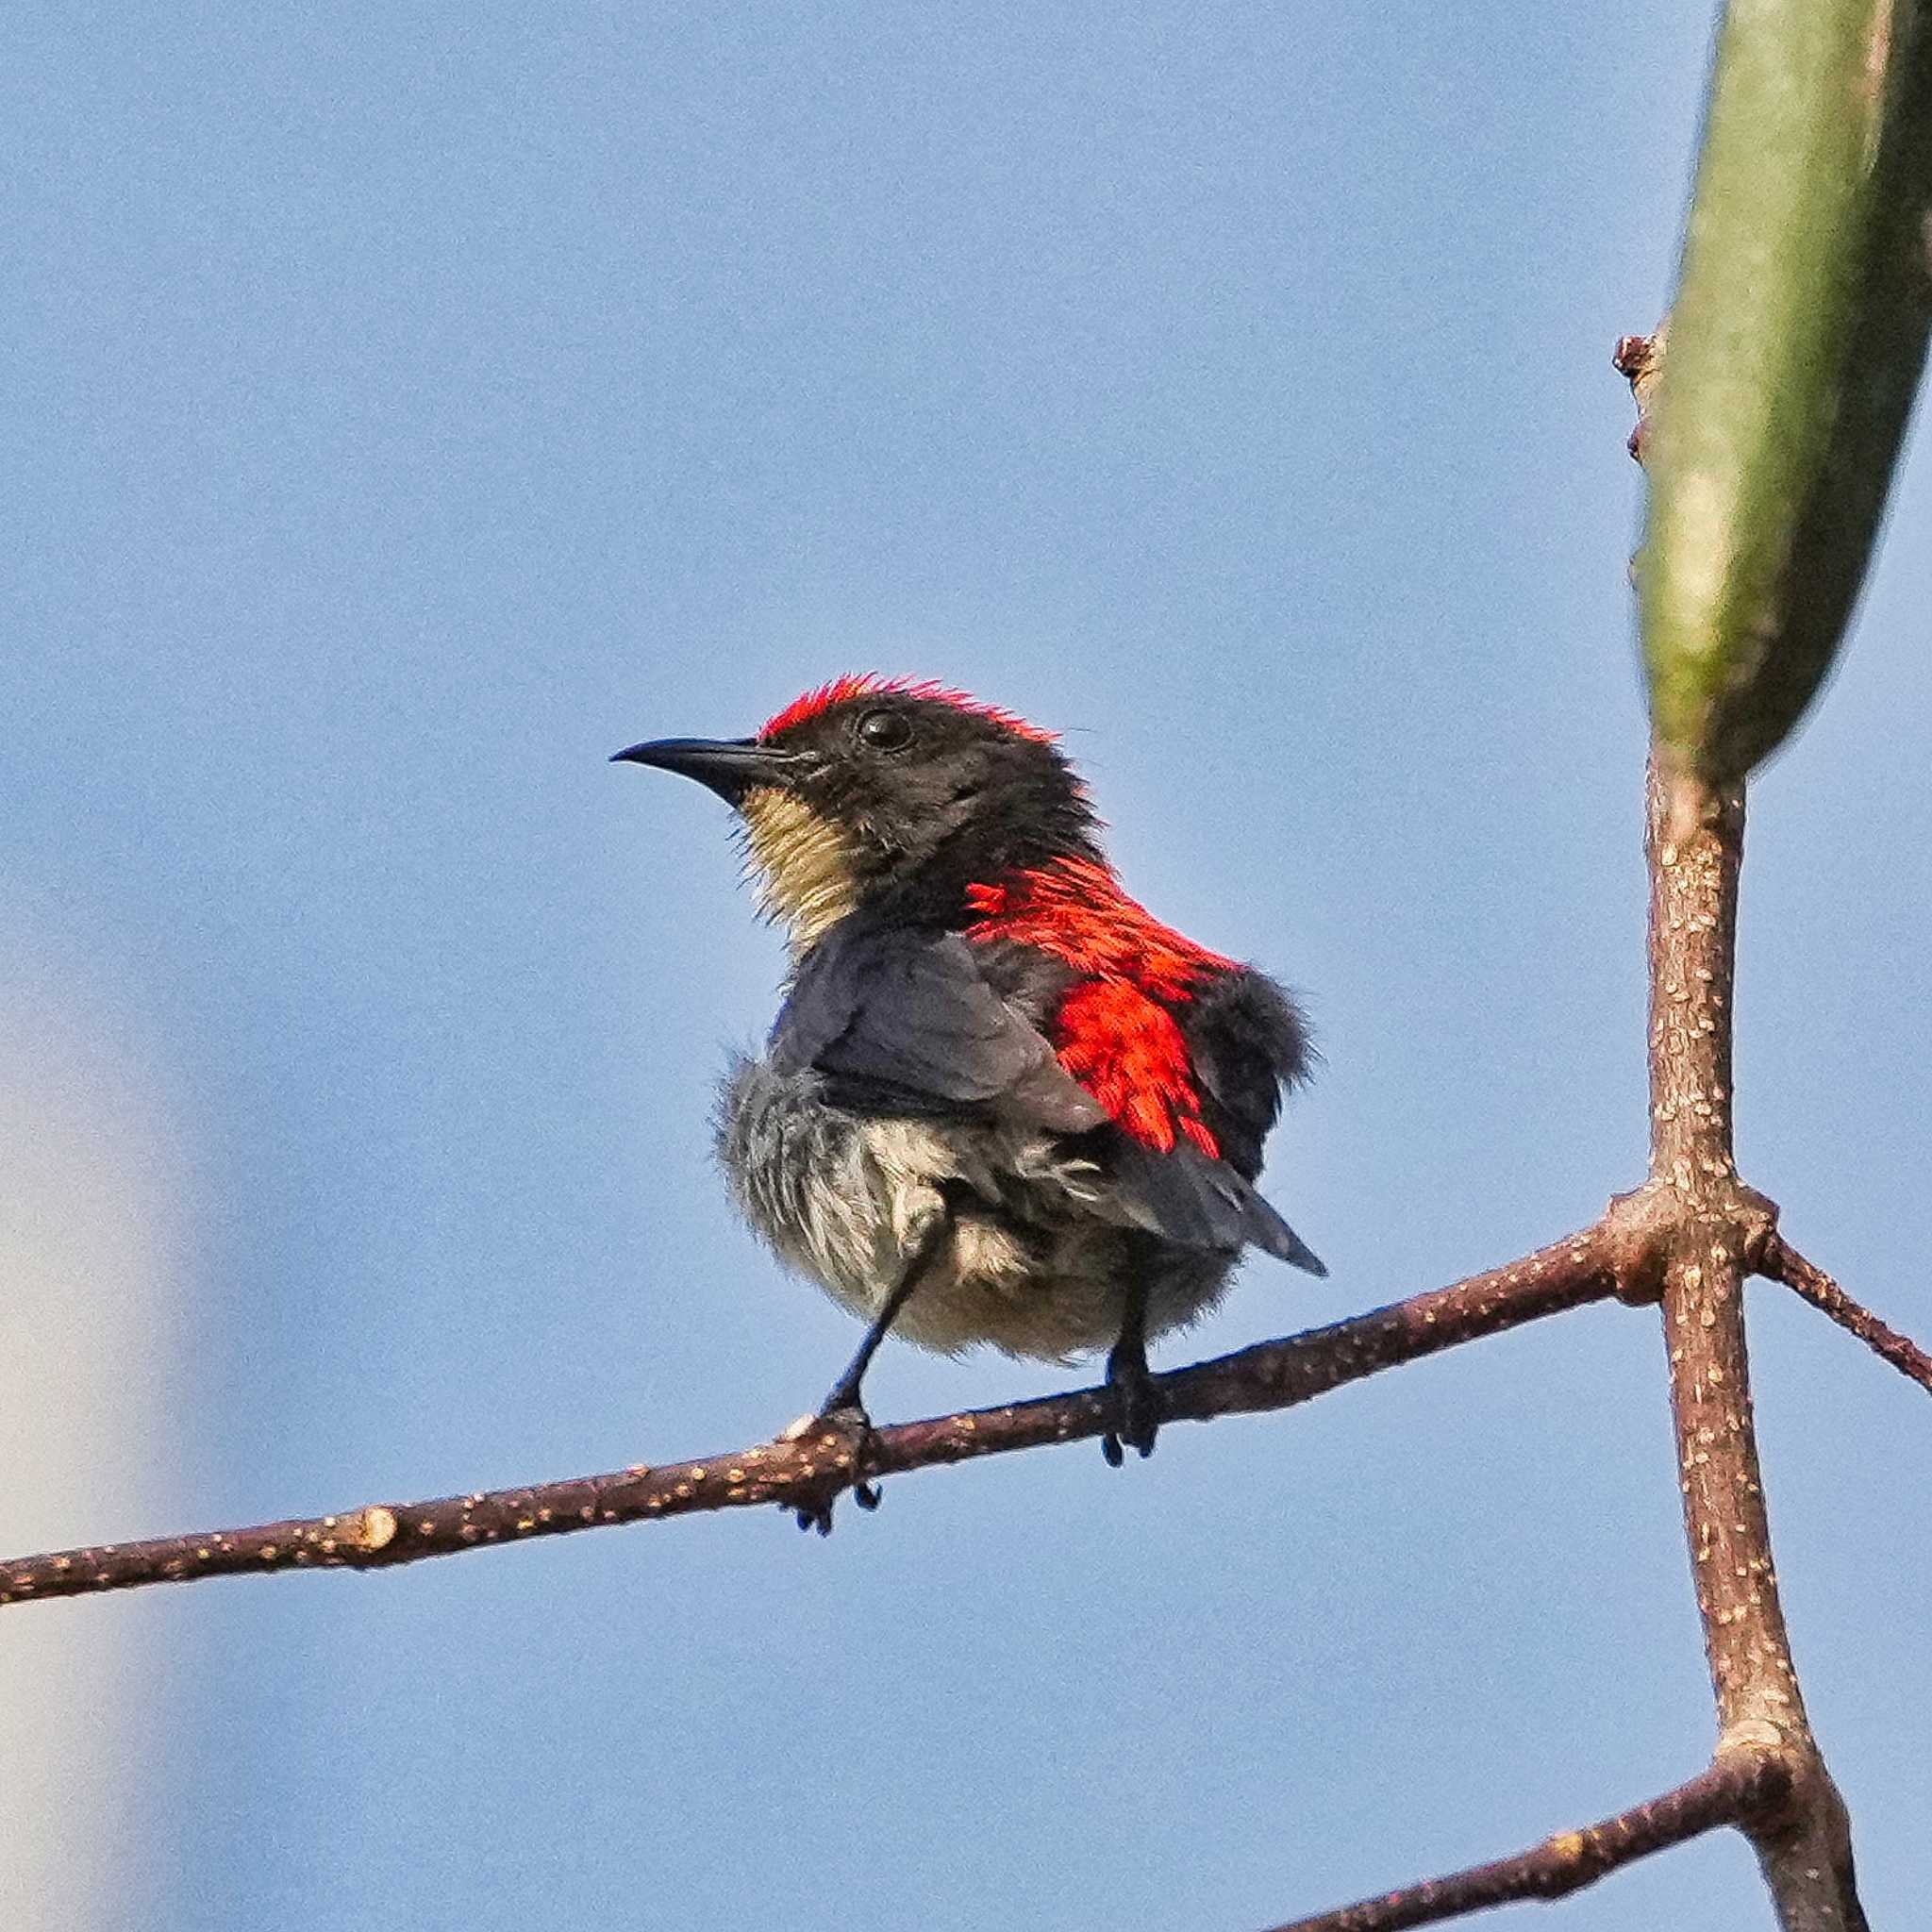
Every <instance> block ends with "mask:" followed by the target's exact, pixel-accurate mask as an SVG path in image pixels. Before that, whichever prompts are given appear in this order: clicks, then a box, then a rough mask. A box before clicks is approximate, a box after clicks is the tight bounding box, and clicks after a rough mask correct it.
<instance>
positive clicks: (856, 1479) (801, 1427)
mask: <svg viewBox="0 0 1932 1932" xmlns="http://www.w3.org/2000/svg"><path fill="white" fill-rule="evenodd" d="M833 1392H834V1395H835V1396H836V1394H837V1392H838V1391H833ZM778 1440H779V1441H781V1442H807V1441H808V1442H810V1443H811V1444H812V1445H813V1446H814V1447H815V1448H817V1449H820V1450H823V1452H824V1456H825V1457H827V1458H828V1459H829V1460H830V1461H831V1462H832V1464H833V1466H832V1468H830V1469H829V1470H820V1469H819V1468H818V1467H817V1464H816V1462H813V1463H808V1465H807V1468H808V1470H809V1471H810V1472H811V1474H808V1476H807V1477H806V1478H805V1479H804V1480H803V1481H801V1482H800V1483H798V1484H797V1485H796V1487H795V1488H794V1489H793V1491H792V1495H793V1499H794V1500H792V1501H791V1502H789V1503H786V1504H784V1505H783V1506H782V1507H784V1508H787V1509H789V1510H790V1511H791V1514H792V1516H793V1518H794V1519H795V1520H796V1522H797V1524H798V1526H799V1528H800V1529H815V1530H817V1531H818V1533H819V1534H820V1535H821V1536H830V1535H831V1533H832V1506H833V1504H835V1503H836V1502H837V1501H838V1500H839V1498H840V1496H841V1494H843V1492H844V1491H846V1490H847V1489H848V1488H849V1489H850V1490H851V1491H852V1500H853V1501H854V1502H855V1503H857V1504H858V1507H860V1508H861V1509H876V1508H877V1507H879V1486H878V1485H877V1484H876V1483H874V1482H868V1481H867V1480H866V1478H865V1467H866V1464H867V1462H868V1461H869V1460H870V1459H871V1457H872V1417H871V1416H869V1415H868V1414H867V1413H866V1412H865V1405H864V1404H863V1403H860V1402H854V1401H850V1400H847V1401H843V1402H831V1401H828V1402H827V1404H826V1406H825V1407H824V1408H822V1409H820V1410H819V1411H818V1412H817V1413H816V1414H815V1415H802V1416H800V1417H799V1419H798V1420H797V1421H796V1422H795V1423H793V1424H791V1427H790V1428H789V1429H786V1430H785V1431H784V1432H783V1433H782V1434H781V1435H780V1436H779V1438H778ZM848 1471H849V1472H850V1474H847V1473H846V1472H848Z"/></svg>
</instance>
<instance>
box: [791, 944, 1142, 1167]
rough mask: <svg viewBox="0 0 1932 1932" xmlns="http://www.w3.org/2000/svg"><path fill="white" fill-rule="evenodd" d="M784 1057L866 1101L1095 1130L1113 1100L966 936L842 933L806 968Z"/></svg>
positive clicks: (1067, 1130)
mask: <svg viewBox="0 0 1932 1932" xmlns="http://www.w3.org/2000/svg"><path fill="white" fill-rule="evenodd" d="M772 1052H773V1055H774V1058H777V1059H779V1060H780V1061H781V1062H784V1063H789V1064H793V1065H799V1066H810V1067H813V1068H816V1069H817V1070H818V1072H820V1073H821V1074H824V1076H825V1077H826V1079H827V1080H828V1081H829V1082H830V1083H831V1084H832V1086H833V1088H834V1090H835V1093H836V1092H838V1091H841V1090H842V1091H843V1093H844V1095H845V1096H846V1097H848V1098H850V1099H851V1100H853V1101H854V1102H855V1103H857V1104H859V1105H861V1106H863V1105H874V1106H877V1105H886V1106H890V1107H891V1108H898V1109H904V1110H908V1111H913V1112H925V1111H933V1112H942V1111H945V1110H948V1109H951V1108H969V1109H974V1110H981V1111H983V1112H984V1113H985V1114H986V1115H987V1116H989V1117H996V1118H1000V1119H1006V1120H1011V1121H1016V1122H1020V1123H1024V1124H1029V1125H1035V1126H1039V1127H1041V1128H1043V1129H1045V1130H1047V1131H1049V1132H1052V1133H1060V1134H1077V1133H1085V1132H1087V1131H1089V1130H1091V1129H1092V1128H1094V1127H1098V1126H1101V1125H1104V1124H1106V1122H1107V1120H1108V1112H1107V1109H1106V1108H1104V1107H1102V1106H1101V1104H1100V1102H1099V1101H1097V1100H1096V1099H1095V1098H1094V1097H1093V1096H1092V1094H1091V1093H1089V1092H1088V1091H1087V1090H1086V1089H1085V1088H1084V1087H1082V1086H1081V1085H1080V1084H1079V1082H1078V1081H1076V1080H1075V1079H1074V1077H1073V1075H1072V1074H1069V1073H1068V1072H1067V1071H1066V1069H1065V1068H1064V1067H1062V1066H1061V1065H1060V1063H1059V1060H1058V1058H1056V1056H1055V1054H1054V1050H1053V1047H1052V1045H1051V1043H1050V1042H1049V1041H1047V1039H1046V1037H1045V1036H1044V1035H1043V1034H1042V1033H1041V1031H1040V1030H1039V1028H1038V1027H1036V1026H1035V1025H1034V1024H1032V1022H1031V1021H1030V1020H1028V1019H1027V1018H1026V1016H1025V1015H1024V1013H1021V1012H1019V1011H1018V1010H1017V1009H1016V1008H1013V1007H1012V1006H1010V1005H1009V1004H1008V1002H1007V1001H1006V1000H1004V999H1002V998H1001V997H1000V995H999V994H998V993H997V992H996V991H994V990H993V988H992V987H991V986H990V985H989V984H988V983H987V980H986V978H985V976H984V975H983V974H981V972H980V970H979V967H978V964H977V962H976V961H975V959H974V955H973V950H972V948H971V947H970V946H969V945H968V944H967V943H966V941H964V940H962V939H960V938H959V937H958V934H957V933H948V932H937V931H918V930H912V931H906V930H898V931H895V930H892V929H891V928H886V927H874V928H871V929H870V930H867V929H860V930H858V931H856V932H853V933H851V934H843V933H835V934H833V935H831V936H829V937H828V938H827V939H826V940H825V941H824V942H823V943H822V944H821V945H819V946H818V947H816V948H815V949H814V950H813V952H812V954H811V956H810V958H808V960H807V961H806V963H805V965H804V966H803V968H802V969H801V970H800V972H799V975H798V978H797V980H796V982H795V983H794V985H793V987H792V989H791V996H790V997H789V998H788V999H787V1001H786V1003H785V1007H784V1010H783V1011H782V1012H781V1013H780V1014H779V1016H778V1023H777V1025H776V1026H775V1027H774V1030H773V1036H772Z"/></svg>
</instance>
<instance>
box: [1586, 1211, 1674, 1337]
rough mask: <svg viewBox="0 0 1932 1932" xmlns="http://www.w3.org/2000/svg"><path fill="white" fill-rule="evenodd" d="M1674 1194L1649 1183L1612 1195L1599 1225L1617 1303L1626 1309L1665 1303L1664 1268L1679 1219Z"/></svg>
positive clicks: (1603, 1251) (1604, 1254) (1599, 1233)
mask: <svg viewBox="0 0 1932 1932" xmlns="http://www.w3.org/2000/svg"><path fill="white" fill-rule="evenodd" d="M1670 1195H1671V1191H1670V1189H1669V1188H1667V1187H1666V1186H1664V1184H1663V1183H1662V1182H1660V1181H1656V1180H1648V1181H1645V1182H1644V1184H1643V1185H1642V1186H1641V1188H1632V1189H1631V1191H1629V1192H1628V1193H1627V1194H1614V1195H1612V1196H1611V1197H1610V1205H1609V1206H1608V1207H1607V1208H1605V1209H1604V1218H1603V1220H1602V1221H1601V1222H1600V1223H1598V1235H1599V1239H1600V1241H1601V1242H1602V1253H1603V1257H1604V1259H1605V1260H1606V1261H1607V1263H1608V1264H1609V1270H1610V1278H1611V1280H1612V1281H1613V1283H1614V1284H1615V1288H1614V1292H1615V1294H1616V1297H1617V1299H1618V1300H1619V1301H1620V1302H1622V1303H1623V1304H1624V1306H1625V1307H1632V1308H1644V1307H1656V1306H1657V1303H1658V1302H1660V1301H1661V1300H1662V1299H1663V1294H1664V1262H1665V1260H1666V1258H1667V1257H1668V1255H1669V1252H1670V1233H1671V1229H1672V1228H1673V1226H1674V1224H1675V1223H1676V1221H1677V1219H1678V1210H1677V1208H1676V1205H1675V1203H1674V1201H1673V1200H1672V1199H1671V1198H1670Z"/></svg>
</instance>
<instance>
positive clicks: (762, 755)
mask: <svg viewBox="0 0 1932 1932" xmlns="http://www.w3.org/2000/svg"><path fill="white" fill-rule="evenodd" d="M610 762H611V763H612V764H613V765H615V764H631V765H655V766H657V768H658V770H659V771H660V772H682V773H683V774H684V775H685V776H686V777H687V778H695V779H696V780H697V781H698V783H699V784H700V785H706V786H708V787H709V788H710V789H711V790H712V791H715V792H716V793H717V794H718V796H719V797H720V798H722V799H723V800H724V802H725V804H727V805H736V804H737V803H738V802H739V800H740V799H741V798H742V797H743V796H744V794H745V793H746V792H747V791H754V790H755V789H757V788H758V786H761V785H772V786H778V787H781V788H782V787H785V786H788V785H795V784H796V783H797V782H798V779H799V777H800V775H801V774H802V773H803V771H804V768H805V763H806V760H805V759H804V758H803V757H801V755H800V754H799V753H797V752H795V751H785V750H782V749H780V748H779V747H778V746H777V745H772V744H760V743H758V741H757V740H756V739H752V738H727V739H719V738H658V739H653V740H652V741H650V742H649V743H648V744H634V745H631V746H630V747H629V748H628V749H627V750H625V751H620V752H614V753H612V755H611V758H610Z"/></svg>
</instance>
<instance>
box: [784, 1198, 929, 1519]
mask: <svg viewBox="0 0 1932 1932" xmlns="http://www.w3.org/2000/svg"><path fill="white" fill-rule="evenodd" d="M952 1231H953V1216H952V1211H951V1209H950V1208H947V1209H944V1210H942V1211H941V1212H940V1213H939V1214H938V1215H936V1216H935V1218H934V1219H933V1221H932V1223H931V1224H930V1225H929V1226H928V1227H927V1228H926V1229H925V1231H924V1234H922V1235H921V1236H920V1238H919V1241H918V1242H917V1243H916V1244H915V1246H914V1247H913V1250H912V1255H911V1257H910V1258H909V1259H908V1261H907V1263H906V1266H905V1267H904V1269H903V1270H901V1272H900V1274H899V1278H898V1280H897V1281H895V1282H894V1283H893V1284H892V1291H891V1293H890V1294H889V1295H887V1297H886V1298H885V1300H884V1301H883V1302H882V1303H881V1304H880V1306H879V1311H878V1313H877V1314H876V1315H874V1317H873V1318H872V1324H871V1325H870V1326H869V1327H868V1328H867V1329H866V1331H865V1339H864V1340H863V1341H860V1343H859V1344H858V1350H857V1352H856V1353H855V1354H854V1355H853V1357H852V1359H851V1360H850V1361H849V1362H847V1363H846V1364H845V1368H844V1372H843V1373H842V1374H841V1375H840V1377H839V1379H838V1380H837V1381H836V1382H834V1383H833V1384H832V1386H831V1388H830V1389H828V1390H827V1391H825V1399H824V1401H823V1402H822V1403H820V1404H819V1407H818V1413H817V1414H816V1415H814V1416H812V1417H810V1418H809V1419H808V1423H807V1424H805V1425H804V1426H801V1425H800V1424H792V1427H791V1429H788V1430H787V1431H786V1434H787V1435H788V1436H790V1435H792V1434H794V1433H797V1434H803V1433H805V1429H806V1428H808V1427H810V1426H813V1425H816V1424H821V1423H824V1424H830V1425H831V1426H832V1427H833V1428H835V1429H838V1430H840V1431H841V1433H845V1434H849V1435H851V1436H852V1437H854V1438H855V1441H854V1443H853V1450H852V1470H853V1479H852V1500H853V1501H854V1502H855V1503H857V1504H858V1507H860V1508H861V1509H876V1508H877V1507H879V1491H878V1485H877V1484H876V1483H869V1482H867V1481H866V1480H865V1478H864V1476H863V1474H861V1472H862V1471H863V1470H864V1468H865V1460H866V1451H867V1450H868V1448H869V1447H870V1446H871V1441H872V1417H871V1416H870V1415H868V1414H867V1413H866V1408H865V1399H864V1397H863V1396H862V1395H861V1393H860V1392H859V1391H860V1386H861V1385H862V1384H863V1382H864V1380H865V1372H866V1370H867V1369H868V1368H870V1367H871V1366H872V1358H873V1357H874V1356H875V1355H876V1354H877V1353H878V1352H879V1343H880V1342H882V1341H884V1340H885V1339H886V1337H887V1335H888V1334H890V1333H891V1326H892V1324H893V1323H894V1322H896V1321H897V1320H898V1319H899V1314H900V1311H901V1310H902V1309H903V1308H904V1307H905V1306H906V1304H907V1303H908V1301H910V1300H911V1299H912V1291H913V1290H914V1289H916V1288H917V1287H918V1286H919V1284H920V1282H921V1281H922V1280H923V1279H924V1275H925V1272H926V1270H927V1269H928V1268H930V1267H931V1266H932V1264H933V1262H934V1261H935V1260H936V1259H938V1257H939V1254H940V1250H941V1247H942V1246H943V1245H944V1243H945V1241H946V1240H947V1238H948V1237H949V1236H950V1235H951V1233H952ZM835 1494H836V1492H835ZM833 1500H834V1497H833V1496H828V1497H826V1498H825V1500H824V1503H822V1504H817V1505H813V1504H807V1505H804V1506H801V1507H796V1508H794V1509H793V1510H792V1512H791V1513H792V1514H793V1515H794V1516H796V1517H797V1519H798V1526H799V1528H800V1529H815V1530H817V1531H818V1533H819V1534H820V1535H821V1536H830V1535H831V1533H832V1503H833Z"/></svg>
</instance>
